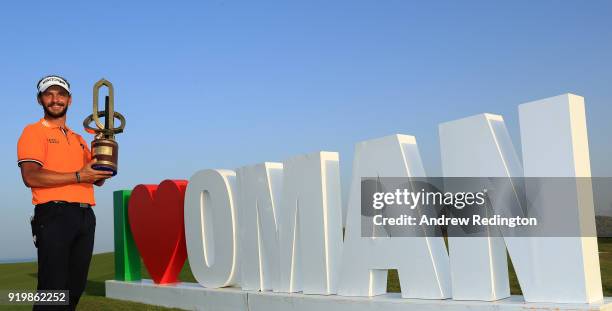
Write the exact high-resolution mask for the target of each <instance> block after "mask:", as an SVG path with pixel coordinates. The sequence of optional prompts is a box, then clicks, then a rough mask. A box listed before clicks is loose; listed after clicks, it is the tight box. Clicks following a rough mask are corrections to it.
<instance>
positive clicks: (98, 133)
mask: <svg viewBox="0 0 612 311" xmlns="http://www.w3.org/2000/svg"><path fill="white" fill-rule="evenodd" d="M102 86H106V88H108V95H107V96H106V99H105V104H104V111H98V97H99V93H100V88H101V87H102ZM113 96H114V92H113V84H112V83H110V81H107V80H105V79H101V80H100V81H98V82H96V84H94V87H93V113H92V114H90V115H89V117H87V118H85V120H84V121H83V126H84V127H85V131H87V132H88V133H91V134H94V135H95V137H94V140H93V141H92V142H91V154H92V156H93V157H94V158H96V160H97V161H96V163H95V164H94V165H92V168H93V169H95V170H101V171H111V172H113V176H115V175H117V163H118V162H117V161H118V152H119V145H118V144H117V142H116V141H115V134H119V133H122V132H123V128H124V127H125V118H124V117H123V116H122V115H121V114H120V113H118V112H116V111H115V107H114V98H113ZM100 117H103V118H104V124H102V122H100ZM115 118H117V119H119V121H121V125H120V126H119V127H115ZM91 121H95V125H96V128H93V127H91V126H90V125H89V124H90V123H91Z"/></svg>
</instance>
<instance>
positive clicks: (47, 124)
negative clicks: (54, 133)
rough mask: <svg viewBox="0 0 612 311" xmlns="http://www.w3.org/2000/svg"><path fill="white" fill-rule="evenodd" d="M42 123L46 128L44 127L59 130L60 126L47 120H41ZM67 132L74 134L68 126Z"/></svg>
mask: <svg viewBox="0 0 612 311" xmlns="http://www.w3.org/2000/svg"><path fill="white" fill-rule="evenodd" d="M40 123H41V124H42V125H43V126H44V127H48V128H59V125H55V124H51V123H49V122H47V120H45V118H41V119H40ZM65 129H66V131H67V132H72V130H71V129H70V128H69V127H68V125H66V127H65Z"/></svg>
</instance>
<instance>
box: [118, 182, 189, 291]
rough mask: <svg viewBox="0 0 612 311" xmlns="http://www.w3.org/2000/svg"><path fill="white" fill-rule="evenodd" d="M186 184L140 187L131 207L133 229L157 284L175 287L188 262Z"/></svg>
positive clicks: (140, 250)
mask: <svg viewBox="0 0 612 311" xmlns="http://www.w3.org/2000/svg"><path fill="white" fill-rule="evenodd" d="M186 189H187V181H186V180H164V181H163V182H162V183H160V184H159V186H157V185H138V186H136V187H135V188H134V190H132V194H131V195H130V202H129V203H128V204H129V206H128V216H129V221H130V228H131V229H132V234H133V235H134V242H136V247H137V248H138V251H139V252H140V256H141V257H142V261H143V262H144V265H145V267H146V268H147V271H149V275H151V278H153V281H154V282H155V283H156V284H167V283H176V282H177V280H178V275H179V273H180V272H181V269H182V268H183V265H184V264H185V259H187V246H186V244H185V219H184V218H183V210H184V207H183V202H184V201H185V190H186Z"/></svg>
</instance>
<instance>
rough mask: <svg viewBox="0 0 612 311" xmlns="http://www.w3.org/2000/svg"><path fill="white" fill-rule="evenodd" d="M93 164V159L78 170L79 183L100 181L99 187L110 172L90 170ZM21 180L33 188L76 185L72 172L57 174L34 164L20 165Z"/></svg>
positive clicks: (24, 163)
mask: <svg viewBox="0 0 612 311" xmlns="http://www.w3.org/2000/svg"><path fill="white" fill-rule="evenodd" d="M95 162H96V160H95V159H94V160H92V161H91V162H89V163H87V164H86V165H85V166H83V167H82V168H81V169H80V170H79V175H80V177H81V183H89V184H93V183H95V182H96V181H101V184H100V186H101V185H102V183H104V180H105V179H107V178H109V177H111V176H112V174H113V173H112V172H107V171H98V170H94V169H93V168H91V165H92V164H94V163H95ZM21 178H22V179H23V183H24V184H25V185H26V186H28V187H34V188H45V187H57V186H65V185H70V184H76V183H77V178H76V174H75V173H74V172H73V173H59V172H55V171H50V170H47V169H44V168H42V166H41V165H40V164H38V163H36V162H22V163H21Z"/></svg>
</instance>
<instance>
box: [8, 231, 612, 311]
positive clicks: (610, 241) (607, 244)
mask: <svg viewBox="0 0 612 311" xmlns="http://www.w3.org/2000/svg"><path fill="white" fill-rule="evenodd" d="M599 252H600V254H599V262H600V265H601V278H602V283H603V290H604V295H605V296H611V295H612V238H605V239H599ZM509 271H510V290H511V292H512V294H515V295H519V294H521V290H520V288H519V285H518V281H517V279H516V275H515V274H514V269H513V268H512V265H511V264H510V267H509ZM142 275H143V278H149V274H148V273H147V271H146V269H145V268H144V265H143V269H142ZM113 278H114V260H113V253H103V254H98V255H94V256H93V259H92V262H91V267H90V269H89V280H88V282H87V287H86V288H85V293H84V294H83V296H82V297H81V301H80V302H79V306H78V309H79V310H118V311H123V310H151V311H153V310H179V309H169V308H163V307H157V306H151V305H146V304H141V303H133V302H126V301H120V300H115V299H109V298H106V297H105V289H104V281H105V280H111V279H113ZM180 279H181V280H182V281H184V282H195V279H194V277H193V274H191V269H190V268H189V264H188V263H186V264H185V266H184V267H183V270H182V271H181V274H180ZM35 288H36V263H35V262H33V263H32V262H29V263H14V264H0V290H7V289H11V290H26V289H27V290H33V289H35ZM387 290H388V291H390V292H399V291H400V286H399V282H398V278H397V271H396V270H390V271H389V278H388V280H387ZM31 309H32V307H31V306H28V305H21V306H6V305H5V306H1V305H0V310H31Z"/></svg>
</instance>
